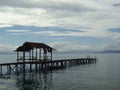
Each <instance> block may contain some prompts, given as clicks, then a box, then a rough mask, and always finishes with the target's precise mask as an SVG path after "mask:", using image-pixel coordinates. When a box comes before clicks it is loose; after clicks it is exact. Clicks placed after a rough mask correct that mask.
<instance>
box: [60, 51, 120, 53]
mask: <svg viewBox="0 0 120 90" xmlns="http://www.w3.org/2000/svg"><path fill="white" fill-rule="evenodd" d="M58 53H120V50H72V51H64V52H59V51H58Z"/></svg>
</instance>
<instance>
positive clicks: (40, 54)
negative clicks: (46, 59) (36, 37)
mask: <svg viewBox="0 0 120 90" xmlns="http://www.w3.org/2000/svg"><path fill="white" fill-rule="evenodd" d="M40 59H41V48H40V49H39V60H40Z"/></svg>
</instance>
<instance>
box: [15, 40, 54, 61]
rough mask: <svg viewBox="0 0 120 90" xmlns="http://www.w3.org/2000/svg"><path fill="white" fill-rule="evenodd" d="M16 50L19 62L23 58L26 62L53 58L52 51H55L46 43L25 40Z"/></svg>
mask: <svg viewBox="0 0 120 90" xmlns="http://www.w3.org/2000/svg"><path fill="white" fill-rule="evenodd" d="M15 51H16V52H17V62H18V61H21V60H22V61H23V62H25V61H26V60H29V61H41V60H44V61H45V60H52V52H53V51H55V49H54V48H52V47H50V46H48V45H46V44H44V43H37V42H25V43H23V45H22V46H19V47H18V48H17V49H16V50H15Z"/></svg>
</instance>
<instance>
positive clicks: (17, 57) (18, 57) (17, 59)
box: [17, 52, 19, 62]
mask: <svg viewBox="0 0 120 90" xmlns="http://www.w3.org/2000/svg"><path fill="white" fill-rule="evenodd" d="M18 59H19V52H17V62H18Z"/></svg>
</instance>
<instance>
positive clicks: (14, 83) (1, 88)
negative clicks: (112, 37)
mask: <svg viewBox="0 0 120 90" xmlns="http://www.w3.org/2000/svg"><path fill="white" fill-rule="evenodd" d="M91 56H92V57H94V56H97V58H98V61H97V63H96V64H88V65H77V66H72V67H67V68H66V69H63V70H54V71H46V72H39V73H35V72H33V73H32V74H29V73H28V74H27V76H26V81H25V80H24V79H23V75H22V74H20V75H18V76H16V75H14V74H12V75H5V76H4V78H2V77H1V78H0V90H120V54H91ZM78 57H86V54H64V55H62V54H56V55H55V57H54V59H63V58H78ZM13 61H15V55H14V54H13V55H3V54H2V55H0V62H1V63H3V62H13Z"/></svg>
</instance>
